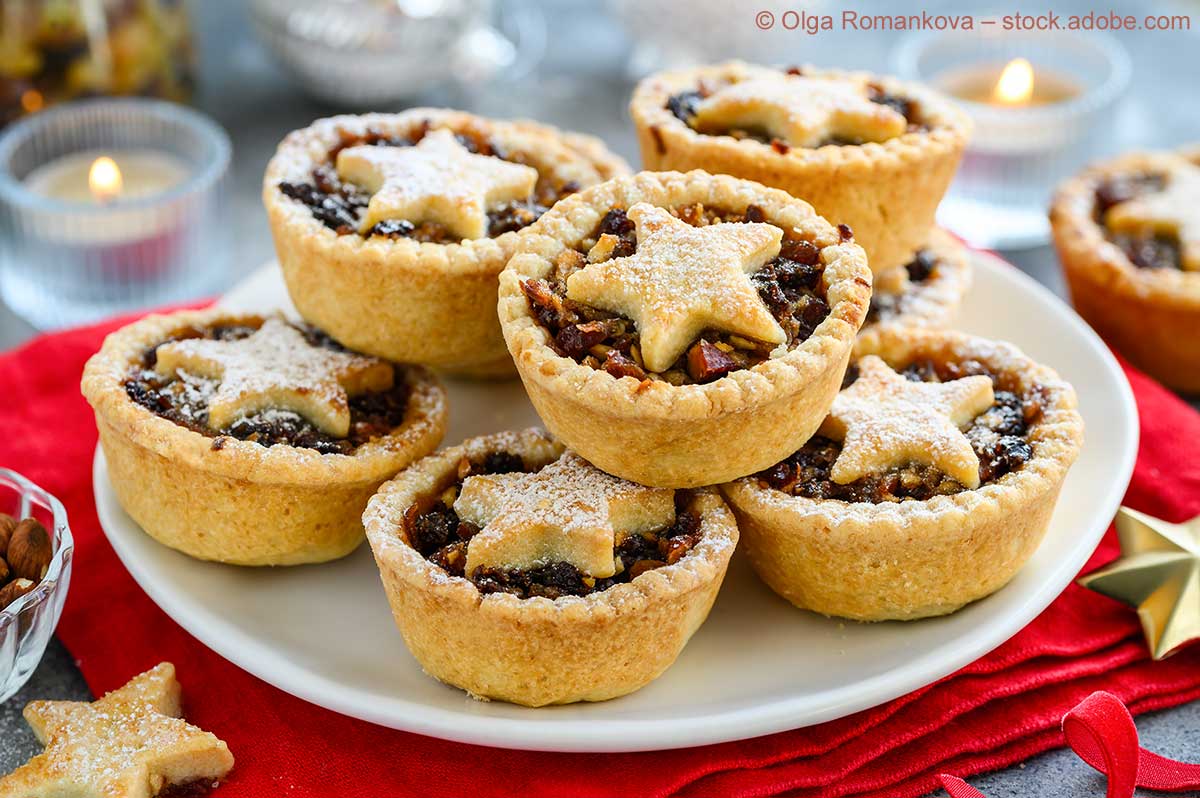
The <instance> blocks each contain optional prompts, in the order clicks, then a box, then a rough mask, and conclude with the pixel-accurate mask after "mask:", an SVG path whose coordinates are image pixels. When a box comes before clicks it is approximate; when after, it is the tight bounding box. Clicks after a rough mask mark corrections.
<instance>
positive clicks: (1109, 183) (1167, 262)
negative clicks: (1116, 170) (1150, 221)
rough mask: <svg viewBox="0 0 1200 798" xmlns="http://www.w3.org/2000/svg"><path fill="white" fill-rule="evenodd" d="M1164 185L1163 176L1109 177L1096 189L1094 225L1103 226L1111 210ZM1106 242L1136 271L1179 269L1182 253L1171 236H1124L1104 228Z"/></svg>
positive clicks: (1181, 262) (1160, 188)
mask: <svg viewBox="0 0 1200 798" xmlns="http://www.w3.org/2000/svg"><path fill="white" fill-rule="evenodd" d="M1165 185H1166V180H1165V179H1164V178H1163V176H1162V175H1155V174H1131V175H1122V176H1119V177H1110V178H1108V179H1106V180H1104V181H1103V182H1101V183H1100V185H1098V186H1097V187H1096V216H1095V218H1096V223H1097V224H1099V225H1101V226H1104V219H1105V216H1106V215H1107V214H1108V211H1109V209H1110V208H1112V207H1113V206H1114V205H1119V204H1121V203H1122V202H1128V201H1129V200H1131V199H1135V198H1137V197H1140V196H1142V195H1143V194H1150V193H1153V192H1156V191H1161V190H1162V189H1163V187H1164V186H1165ZM1105 233H1106V235H1107V236H1108V240H1109V241H1111V242H1112V243H1114V244H1116V245H1117V247H1119V248H1120V249H1121V251H1122V252H1124V253H1125V256H1126V257H1127V258H1129V262H1130V263H1132V264H1133V265H1134V266H1137V267H1138V268H1139V269H1182V268H1183V250H1182V247H1181V246H1180V243H1179V239H1178V238H1177V237H1176V236H1171V235H1162V234H1159V235H1126V234H1123V233H1114V232H1112V231H1109V230H1108V229H1107V228H1105Z"/></svg>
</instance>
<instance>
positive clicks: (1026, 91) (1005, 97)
mask: <svg viewBox="0 0 1200 798" xmlns="http://www.w3.org/2000/svg"><path fill="white" fill-rule="evenodd" d="M992 96H993V97H995V99H996V101H997V102H1001V103H1004V104H1005V105H1022V104H1024V103H1027V102H1029V99H1030V98H1031V97H1033V64H1031V63H1029V62H1028V61H1027V60H1025V59H1024V58H1014V59H1013V60H1011V61H1009V62H1008V64H1007V66H1005V67H1004V70H1003V71H1002V72H1001V73H1000V79H999V80H997V81H996V88H995V90H994V91H993V92H992Z"/></svg>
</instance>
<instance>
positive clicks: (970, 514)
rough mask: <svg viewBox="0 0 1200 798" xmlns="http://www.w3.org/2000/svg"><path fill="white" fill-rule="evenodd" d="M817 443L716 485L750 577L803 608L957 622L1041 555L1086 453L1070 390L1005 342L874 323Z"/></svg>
mask: <svg viewBox="0 0 1200 798" xmlns="http://www.w3.org/2000/svg"><path fill="white" fill-rule="evenodd" d="M856 357H857V359H856V361H855V362H854V363H853V364H852V365H851V367H850V369H849V370H848V371H847V373H846V379H845V387H844V388H843V389H842V391H841V393H839V394H838V396H837V398H836V399H835V400H834V402H833V406H832V408H831V409H830V412H829V416H828V417H827V418H826V419H825V422H824V423H823V424H822V425H821V429H820V430H819V431H818V433H817V435H815V436H814V437H813V438H811V439H810V440H809V441H808V442H807V443H805V444H804V445H803V446H802V447H800V448H799V449H798V450H797V451H796V452H795V453H793V454H792V455H790V456H789V457H786V458H784V459H782V460H781V461H780V462H778V463H776V464H775V465H773V466H771V467H769V468H766V469H764V470H762V471H760V472H759V473H757V474H754V475H752V476H749V477H746V478H744V479H739V480H737V481H736V482H732V483H730V484H728V485H725V486H723V488H722V489H723V490H724V492H725V495H726V498H727V499H728V500H729V502H730V504H731V505H732V507H733V510H734V513H735V514H736V515H737V517H738V526H739V528H740V529H741V533H742V536H743V540H744V543H743V544H742V545H743V546H744V547H745V550H746V552H747V554H748V556H749V559H750V562H751V564H752V565H753V566H754V569H755V570H756V571H757V572H758V574H759V576H760V577H761V578H762V579H763V581H765V582H766V583H767V584H768V585H769V586H770V587H771V589H772V590H774V591H775V592H776V593H778V594H779V595H781V596H783V597H784V598H786V599H787V600H788V601H791V602H792V603H793V604H795V605H796V606H798V607H802V608H805V609H810V610H814V611H816V612H820V613H824V614H826V615H836V616H841V617H845V618H853V619H856V620H864V621H881V620H890V619H900V620H904V619H912V618H923V617H927V616H932V615H942V614H945V613H949V612H953V611H954V610H956V609H958V608H959V607H961V606H963V605H964V604H967V603H968V602H971V601H974V600H976V599H979V598H982V597H984V596H986V595H988V594H990V593H993V592H994V591H996V590H998V589H999V588H1000V587H1001V586H1003V585H1004V584H1005V583H1006V582H1008V580H1009V579H1011V578H1012V577H1013V575H1014V574H1016V572H1017V571H1018V570H1019V569H1020V568H1021V566H1022V565H1023V564H1024V563H1025V561H1026V560H1027V559H1028V558H1029V556H1030V555H1031V554H1032V553H1033V551H1034V550H1035V549H1036V548H1037V546H1038V544H1039V542H1040V541H1041V539H1042V536H1043V534H1044V533H1045V531H1046V526H1047V524H1048V523H1049V521H1050V516H1051V513H1052V512H1053V510H1054V504H1055V502H1056V500H1057V498H1058V492H1059V489H1060V488H1061V487H1062V483H1063V479H1064V478H1065V476H1066V473H1067V469H1068V468H1069V467H1070V466H1071V464H1072V463H1073V462H1074V461H1075V458H1076V456H1077V455H1078V453H1079V448H1080V446H1081V444H1082V439H1083V421H1082V419H1081V418H1080V416H1079V414H1078V412H1076V409H1075V407H1076V403H1075V392H1074V390H1073V389H1072V388H1071V386H1070V385H1068V384H1067V383H1065V382H1063V381H1062V380H1061V379H1059V377H1058V376H1057V375H1056V374H1055V373H1054V372H1053V371H1051V370H1050V369H1048V368H1046V367H1045V366H1040V365H1038V364H1036V363H1034V362H1033V361H1031V360H1030V359H1029V358H1027V357H1026V356H1025V355H1023V354H1021V352H1019V351H1018V350H1017V349H1016V348H1015V347H1013V346H1012V345H1010V344H1004V343H996V342H992V341H987V340H984V339H981V338H973V337H970V336H966V335H963V334H961V333H953V332H945V331H937V330H921V329H914V328H909V327H897V326H889V325H883V326H880V327H879V328H877V329H876V330H874V331H873V332H871V333H869V334H867V335H866V336H864V337H863V339H862V341H861V342H860V347H859V350H858V353H857V355H856Z"/></svg>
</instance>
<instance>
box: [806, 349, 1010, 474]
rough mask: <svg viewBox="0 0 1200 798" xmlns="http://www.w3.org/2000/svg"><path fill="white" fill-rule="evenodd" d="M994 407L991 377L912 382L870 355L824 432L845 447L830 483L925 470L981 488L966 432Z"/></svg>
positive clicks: (836, 405)
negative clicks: (910, 467) (915, 466)
mask: <svg viewBox="0 0 1200 798" xmlns="http://www.w3.org/2000/svg"><path fill="white" fill-rule="evenodd" d="M994 400H995V397H994V395H993V390H992V380H991V378H990V377H985V376H983V375H977V376H973V377H963V378H962V379H957V380H950V381H949V382H941V383H937V382H912V381H911V380H908V379H905V378H904V377H903V376H902V375H900V374H897V373H896V372H894V371H892V369H891V368H890V367H889V366H888V364H887V363H884V362H883V360H881V359H880V358H878V357H876V356H875V355H867V356H865V357H863V358H862V359H860V360H859V361H858V379H857V380H855V381H854V383H853V384H852V385H851V386H850V387H849V388H846V389H845V390H843V391H842V392H841V393H839V394H838V395H837V398H836V399H834V400H833V407H832V408H830V411H829V416H828V417H827V418H826V419H825V422H824V423H823V424H822V425H821V430H820V432H821V434H822V435H825V436H826V437H829V438H832V439H834V440H840V441H842V442H843V443H842V452H841V454H839V455H838V459H837V460H836V461H835V462H834V464H833V469H832V471H831V477H832V479H833V481H834V482H837V483H838V484H840V485H845V484H848V483H850V482H854V481H855V480H857V479H861V478H862V477H865V476H867V475H869V474H878V473H882V472H884V471H887V470H889V469H891V468H899V467H901V466H904V465H907V464H908V463H924V464H926V465H931V466H934V467H936V468H938V469H940V470H941V471H942V472H943V473H945V474H946V475H948V476H950V477H952V478H954V479H956V480H958V481H959V482H960V483H962V484H963V485H965V486H966V487H968V488H971V489H972V490H973V489H975V488H978V487H979V457H978V456H977V455H976V454H975V450H974V449H972V448H971V443H970V441H968V440H967V436H966V435H964V434H963V433H962V430H961V429H960V428H961V427H963V426H964V425H966V424H967V423H969V422H970V421H971V419H973V418H975V416H977V415H979V414H980V413H982V412H983V411H984V410H987V409H988V408H989V407H991V406H992V402H993V401H994Z"/></svg>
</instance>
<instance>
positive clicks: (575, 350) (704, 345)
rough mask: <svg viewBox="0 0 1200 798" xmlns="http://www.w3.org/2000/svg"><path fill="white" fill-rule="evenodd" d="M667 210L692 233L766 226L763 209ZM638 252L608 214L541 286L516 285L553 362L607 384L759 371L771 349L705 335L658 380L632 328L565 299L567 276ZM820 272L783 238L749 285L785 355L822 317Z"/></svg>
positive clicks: (630, 230)
mask: <svg viewBox="0 0 1200 798" xmlns="http://www.w3.org/2000/svg"><path fill="white" fill-rule="evenodd" d="M669 210H670V211H671V213H672V214H673V215H675V216H676V217H678V218H679V219H681V220H683V221H685V222H687V223H689V224H691V225H694V226H696V227H703V226H705V225H711V224H720V223H726V222H751V223H754V222H764V221H766V219H765V216H764V214H763V211H762V209H761V208H759V207H758V206H755V205H751V206H749V207H748V208H747V209H746V210H745V212H744V213H732V212H726V211H722V210H719V209H714V208H707V207H705V206H704V205H701V204H699V203H697V204H693V205H686V206H681V207H677V208H672V209H669ZM839 229H840V230H841V234H842V237H843V238H844V239H849V238H850V237H851V235H852V233H851V232H850V230H849V228H847V227H845V226H844V225H842V226H841V227H840V228H839ZM637 247H638V244H637V236H636V234H635V230H634V223H633V221H632V220H631V219H630V218H629V217H628V216H627V215H626V213H625V210H624V209H621V208H614V209H612V210H610V211H609V212H608V213H607V214H605V216H604V218H603V219H602V220H601V222H600V224H599V226H598V227H597V229H596V231H595V232H594V233H593V234H592V235H591V236H590V237H588V238H587V239H585V240H584V241H583V242H582V243H581V245H580V246H579V248H578V249H575V250H566V251H564V252H563V253H562V254H561V255H560V256H559V258H558V260H557V261H556V263H555V265H554V269H553V271H552V272H551V274H549V275H548V276H547V277H546V278H545V279H528V280H526V281H525V282H524V283H522V285H521V288H522V290H523V291H524V293H525V296H526V299H527V300H528V302H529V309H530V313H532V314H533V317H534V318H535V319H536V320H537V322H538V323H539V324H540V325H541V326H542V327H544V328H546V330H547V331H548V332H549V333H550V335H551V337H552V339H553V343H552V346H553V348H554V350H555V352H556V353H557V354H559V355H561V356H563V357H569V358H572V359H573V360H575V361H576V362H578V363H581V364H584V365H587V366H591V367H592V368H596V369H603V370H604V371H607V372H608V373H609V374H611V375H613V376H614V377H633V378H635V379H639V380H646V379H651V380H663V381H666V382H668V383H671V384H673V385H685V384H690V383H705V382H711V381H713V380H716V379H719V378H721V377H723V376H725V375H726V374H728V373H730V372H732V371H736V370H738V369H745V368H751V367H753V366H755V365H758V364H759V363H762V362H763V361H765V360H767V359H768V358H769V357H770V356H771V353H772V351H774V350H775V349H776V347H777V345H776V344H774V343H769V342H764V341H756V340H751V339H748V338H745V337H743V336H740V335H734V334H729V333H724V332H721V331H717V330H706V331H704V332H702V333H701V335H700V336H699V337H698V338H697V339H696V340H695V341H694V342H693V343H692V344H691V346H689V347H688V348H687V350H686V352H685V353H684V354H683V355H682V356H680V357H679V359H678V360H677V361H676V362H675V363H673V364H672V365H671V367H670V368H668V369H665V370H663V371H661V372H654V371H651V370H650V369H648V368H647V367H646V363H645V362H644V360H643V358H642V354H641V347H640V343H639V335H638V330H637V327H636V325H635V324H634V323H633V321H631V320H630V319H628V318H624V317H622V316H619V315H616V314H613V313H610V312H608V311H605V310H601V309H598V308H594V307H591V306H589V305H586V304H583V303H580V302H575V301H573V300H571V299H570V298H568V296H567V278H568V277H570V276H571V275H572V274H574V273H575V272H577V271H579V270H580V269H582V268H584V267H585V266H586V265H588V264H589V263H597V262H601V261H606V260H609V259H612V258H622V257H627V256H629V255H632V254H634V253H635V252H636V251H637ZM823 272H824V265H823V264H822V263H821V258H820V250H819V249H818V248H817V247H816V245H814V244H812V243H811V242H809V241H805V240H803V239H800V238H797V237H794V236H793V235H792V234H790V233H789V232H787V231H785V233H784V236H783V242H782V248H781V250H780V253H779V255H778V256H777V257H775V258H774V259H773V260H771V261H770V262H769V263H767V264H766V266H765V267H764V268H762V269H761V270H759V271H758V272H755V273H754V274H752V275H751V277H750V279H751V282H752V283H753V285H754V286H755V288H756V289H757V291H758V296H759V298H760V299H761V300H762V302H763V304H764V305H765V307H766V308H767V310H768V311H769V313H770V314H771V316H772V317H774V319H775V321H776V322H778V324H779V326H780V327H781V328H782V330H783V332H784V334H785V335H786V343H785V346H786V347H787V348H788V349H791V348H794V347H795V346H797V345H799V344H801V343H803V342H804V341H805V340H807V339H808V338H809V337H810V336H811V335H812V334H813V332H814V331H815V330H816V328H817V326H818V325H819V324H820V323H821V322H822V321H824V320H825V318H826V317H827V316H828V315H829V310H830V309H829V305H828V304H827V302H826V300H825V288H824V285H823V283H822V276H823Z"/></svg>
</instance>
